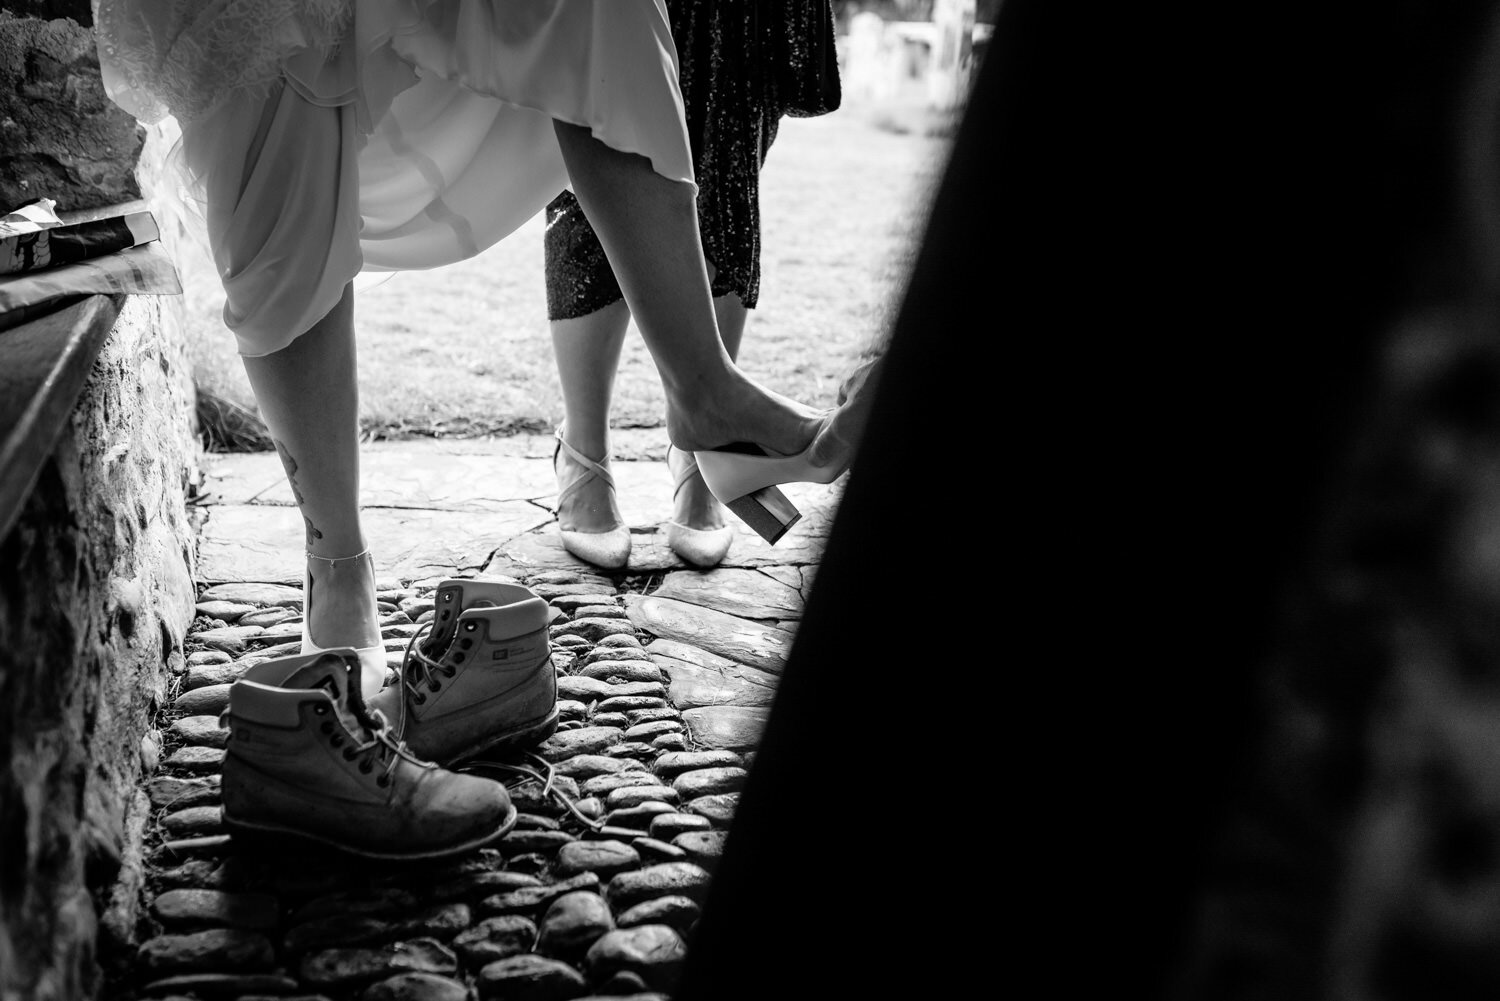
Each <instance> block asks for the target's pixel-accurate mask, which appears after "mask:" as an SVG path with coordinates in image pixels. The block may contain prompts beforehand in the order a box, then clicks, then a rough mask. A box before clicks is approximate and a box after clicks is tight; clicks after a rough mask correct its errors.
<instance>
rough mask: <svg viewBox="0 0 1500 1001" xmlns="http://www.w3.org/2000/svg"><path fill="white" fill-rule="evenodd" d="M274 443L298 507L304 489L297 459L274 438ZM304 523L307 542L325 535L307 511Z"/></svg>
mask: <svg viewBox="0 0 1500 1001" xmlns="http://www.w3.org/2000/svg"><path fill="white" fill-rule="evenodd" d="M272 443H273V444H274V445H275V446H276V454H277V455H279V456H281V465H282V466H283V467H285V469H286V481H287V483H288V485H290V486H291V488H292V499H293V500H294V501H296V502H297V506H298V507H301V506H302V491H301V490H299V489H297V460H296V459H294V458H292V453H291V452H290V451H288V450H287V447H286V446H285V445H283V444H282V443H281V442H279V441H275V440H274V439H273V442H272ZM302 523H303V524H304V525H305V526H306V528H307V544H308V545H309V546H310V545H312V543H313V540H314V539H321V538H322V537H323V533H322V532H320V531H318V528H317V526H316V525H314V524H313V523H312V519H311V518H309V517H308V516H307V514H306V513H305V512H304V513H303V515H302Z"/></svg>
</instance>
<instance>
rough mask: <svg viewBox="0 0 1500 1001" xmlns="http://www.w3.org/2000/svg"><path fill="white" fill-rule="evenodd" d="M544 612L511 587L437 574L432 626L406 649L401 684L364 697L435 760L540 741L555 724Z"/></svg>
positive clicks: (447, 761)
mask: <svg viewBox="0 0 1500 1001" xmlns="http://www.w3.org/2000/svg"><path fill="white" fill-rule="evenodd" d="M548 617H549V613H548V609H547V603H546V602H545V601H543V600H542V599H541V598H538V597H537V596H536V594H535V593H534V592H532V591H531V590H530V589H529V588H525V587H522V586H521V585H519V584H507V583H504V582H501V581H491V580H445V581H443V583H442V584H440V585H438V592H437V598H436V600H435V601H434V612H433V619H432V632H431V633H430V634H429V635H428V636H427V637H426V638H425V640H422V641H420V642H414V643H413V644H412V646H411V647H410V648H409V649H408V650H407V655H406V660H405V662H404V663H403V664H402V666H401V681H400V683H399V684H395V685H391V686H389V687H388V688H386V689H385V691H383V692H381V693H380V694H379V695H377V696H375V697H374V698H373V699H371V700H370V704H371V705H372V706H374V707H375V708H377V709H379V710H380V711H381V712H383V713H385V714H386V716H387V717H389V718H390V719H394V720H396V721H397V732H398V733H399V734H400V735H401V739H402V740H404V741H405V742H406V744H407V746H409V747H410V748H411V749H412V751H413V753H415V754H417V755H418V756H419V757H423V758H428V759H431V760H433V761H437V762H440V763H442V764H444V765H453V764H455V763H457V762H460V761H467V760H468V759H470V758H473V757H475V756H476V755H478V754H482V753H486V752H504V751H509V750H514V749H517V748H522V747H529V746H530V745H532V744H536V743H539V742H540V741H542V740H545V739H546V738H547V737H549V736H550V735H551V734H552V731H553V730H555V729H557V676H556V674H555V672H554V671H553V668H552V656H551V644H550V641H549V638H548V635H547V620H548ZM414 639H415V638H414Z"/></svg>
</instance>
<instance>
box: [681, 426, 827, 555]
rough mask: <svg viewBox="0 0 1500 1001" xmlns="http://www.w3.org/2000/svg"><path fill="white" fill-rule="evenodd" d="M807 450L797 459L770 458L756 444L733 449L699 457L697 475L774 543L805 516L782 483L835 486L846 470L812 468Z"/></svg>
mask: <svg viewBox="0 0 1500 1001" xmlns="http://www.w3.org/2000/svg"><path fill="white" fill-rule="evenodd" d="M811 453H812V446H811V445H809V446H808V447H807V448H805V449H803V450H802V451H801V452H798V453H797V454H795V455H771V454H769V453H768V452H766V450H765V449H763V448H761V447H759V446H758V445H747V444H735V445H730V446H727V447H725V448H722V449H710V450H707V451H703V452H695V453H694V456H695V458H696V459H697V460H698V471H699V472H700V473H702V474H703V482H704V483H707V484H708V489H709V490H711V491H712V492H713V495H714V496H715V497H717V498H718V499H719V501H720V502H721V503H723V504H724V505H725V506H726V507H728V508H729V510H731V511H733V512H734V513H735V515H736V516H738V517H739V518H740V520H741V521H743V522H744V523H745V524H747V525H749V526H750V527H751V528H752V529H754V530H755V534H756V535H759V536H760V537H761V538H762V539H765V540H766V541H767V542H769V543H771V544H773V545H774V544H775V543H776V541H777V540H778V539H780V538H781V537H782V536H783V535H785V534H786V531H787V529H789V528H791V527H792V526H793V525H795V524H796V523H797V522H798V521H799V520H800V519H801V517H802V515H801V514H800V513H799V512H798V510H797V508H796V507H795V506H794V505H793V504H792V502H791V501H790V500H788V499H787V497H786V495H785V494H783V493H782V492H781V491H780V490H777V489H776V487H777V486H778V485H779V484H782V483H832V482H833V481H834V480H836V479H838V478H839V477H840V476H841V475H843V472H844V469H845V468H846V467H845V466H843V465H828V466H817V465H814V464H813V462H812V459H811Z"/></svg>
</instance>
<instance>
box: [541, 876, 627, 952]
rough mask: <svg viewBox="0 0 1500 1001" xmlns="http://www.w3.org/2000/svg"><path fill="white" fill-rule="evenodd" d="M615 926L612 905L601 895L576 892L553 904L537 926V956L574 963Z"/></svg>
mask: <svg viewBox="0 0 1500 1001" xmlns="http://www.w3.org/2000/svg"><path fill="white" fill-rule="evenodd" d="M614 926H615V919H614V916H613V915H612V914H611V913H610V910H609V905H608V904H606V903H605V902H604V898H603V897H601V896H599V894H597V893H592V892H590V891H588V890H576V891H574V892H573V893H565V894H563V895H562V896H561V897H558V898H557V899H556V900H554V901H552V903H551V905H550V906H548V908H547V912H546V913H545V914H543V915H542V920H541V922H540V923H539V924H538V925H537V940H536V948H537V952H540V953H542V954H544V955H547V956H552V957H554V958H556V959H562V960H567V961H569V962H574V961H576V960H578V959H579V958H580V957H582V956H583V954H584V953H585V952H587V951H588V948H589V946H591V945H593V944H594V943H595V942H596V941H598V939H599V936H601V935H603V934H604V933H605V932H607V931H609V930H611V929H612V928H614Z"/></svg>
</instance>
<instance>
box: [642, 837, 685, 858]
mask: <svg viewBox="0 0 1500 1001" xmlns="http://www.w3.org/2000/svg"><path fill="white" fill-rule="evenodd" d="M630 845H631V847H632V848H634V849H635V850H636V851H638V852H640V853H641V858H643V859H646V860H647V861H650V862H685V861H687V852H685V851H683V850H682V849H681V848H678V847H677V846H676V845H669V844H667V843H666V842H665V841H658V840H657V839H656V838H636V839H635V840H633V841H631V842H630Z"/></svg>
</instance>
